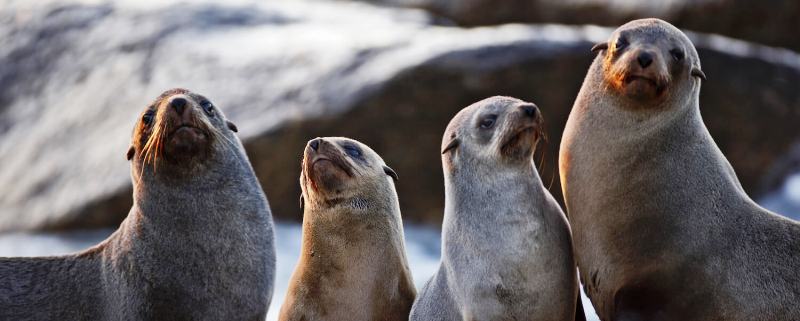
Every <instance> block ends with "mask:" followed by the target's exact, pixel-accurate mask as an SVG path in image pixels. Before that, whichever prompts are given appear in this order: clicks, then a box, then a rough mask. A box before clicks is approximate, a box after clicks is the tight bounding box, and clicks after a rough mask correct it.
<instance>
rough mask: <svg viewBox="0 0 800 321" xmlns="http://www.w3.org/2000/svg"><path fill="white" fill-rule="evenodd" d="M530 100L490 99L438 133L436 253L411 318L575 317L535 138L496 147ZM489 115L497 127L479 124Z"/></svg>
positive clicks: (567, 263)
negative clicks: (441, 203)
mask: <svg viewBox="0 0 800 321" xmlns="http://www.w3.org/2000/svg"><path fill="white" fill-rule="evenodd" d="M531 105H532V104H530V103H526V102H523V101H521V100H518V99H515V98H510V97H491V98H488V99H485V100H482V101H479V102H477V103H475V104H472V105H470V106H469V107H466V108H464V109H463V110H462V111H461V112H459V113H458V114H457V115H456V116H455V117H454V118H453V120H451V121H450V124H449V125H448V127H447V130H446V131H445V135H444V139H443V141H442V150H443V151H444V153H443V155H442V163H443V167H444V176H445V213H444V222H443V224H442V261H441V264H440V266H439V270H438V271H437V272H436V274H435V275H434V276H433V278H431V280H429V281H428V283H427V284H426V285H425V287H424V288H423V289H422V291H421V293H420V295H419V297H418V298H417V300H416V302H414V307H413V308H412V311H411V317H410V320H426V321H428V320H436V321H438V320H481V321H489V320H574V318H575V312H576V301H577V295H578V282H577V275H576V272H575V263H574V261H573V257H572V248H571V241H570V230H569V226H568V224H567V221H566V218H565V217H564V213H563V212H562V211H561V208H560V207H559V206H558V204H557V203H556V201H555V199H553V197H552V195H550V193H549V192H548V191H547V190H546V189H545V187H544V186H543V185H542V181H541V179H540V178H539V174H538V173H537V171H536V169H535V168H534V165H533V159H532V154H533V148H534V146H535V141H531V144H530V149H529V150H528V149H523V150H522V151H521V152H519V153H512V154H511V156H501V152H500V146H501V145H502V144H503V143H504V142H503V141H502V140H501V138H502V137H508V136H505V135H506V134H507V133H509V132H511V131H513V130H515V129H517V128H518V127H516V126H517V125H518V124H519V122H521V121H522V120H520V119H522V118H523V117H524V116H520V115H521V112H522V111H521V110H520V107H521V106H531ZM489 114H494V115H497V119H496V121H495V124H494V125H493V126H494V127H493V128H491V130H489V129H487V130H483V129H481V128H479V126H480V123H481V122H482V120H483V119H484V118H485V117H487V115H489ZM537 114H538V111H537ZM538 117H539V122H541V117H540V116H538ZM537 126H541V123H539V124H537ZM490 132H491V133H490ZM454 139H457V140H458V141H459V143H458V144H455V146H454V144H452V143H451V142H452V141H453V140H454ZM537 139H538V138H537Z"/></svg>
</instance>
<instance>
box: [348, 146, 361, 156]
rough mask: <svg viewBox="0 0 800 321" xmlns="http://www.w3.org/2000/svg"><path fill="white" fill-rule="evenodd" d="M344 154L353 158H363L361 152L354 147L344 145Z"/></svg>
mask: <svg viewBox="0 0 800 321" xmlns="http://www.w3.org/2000/svg"><path fill="white" fill-rule="evenodd" d="M344 152H345V153H347V155H350V156H351V157H361V150H360V149H358V147H356V146H353V145H344Z"/></svg>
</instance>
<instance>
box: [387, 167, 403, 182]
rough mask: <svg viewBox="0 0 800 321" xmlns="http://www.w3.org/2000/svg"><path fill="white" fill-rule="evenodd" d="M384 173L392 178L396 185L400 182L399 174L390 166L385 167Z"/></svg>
mask: <svg viewBox="0 0 800 321" xmlns="http://www.w3.org/2000/svg"><path fill="white" fill-rule="evenodd" d="M383 172H384V173H386V175H389V176H391V177H392V179H393V180H394V181H395V183H396V182H397V181H399V180H400V178H399V177H397V173H396V172H395V171H394V170H393V169H392V168H391V167H389V166H386V165H383Z"/></svg>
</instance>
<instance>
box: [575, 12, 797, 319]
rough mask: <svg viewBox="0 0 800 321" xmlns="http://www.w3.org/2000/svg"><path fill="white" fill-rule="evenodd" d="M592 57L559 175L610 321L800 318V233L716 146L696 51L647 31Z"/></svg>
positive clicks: (623, 35) (596, 296) (654, 25)
mask: <svg viewBox="0 0 800 321" xmlns="http://www.w3.org/2000/svg"><path fill="white" fill-rule="evenodd" d="M593 50H594V51H595V52H597V53H598V55H597V58H595V60H594V62H593V64H592V66H591V67H590V69H589V72H588V74H587V75H586V78H585V80H584V83H583V86H582V88H581V90H580V93H579V94H578V97H577V99H576V100H575V104H574V106H573V108H572V111H571V113H570V116H569V120H568V121H567V125H566V128H565V130H564V136H563V138H562V140H561V141H562V143H561V149H560V157H559V163H560V164H559V167H560V169H561V171H562V172H561V183H562V186H563V189H564V198H565V202H566V205H567V211H568V214H569V215H568V217H569V220H570V223H571V225H572V229H573V235H574V244H575V251H576V257H577V261H578V266H579V267H580V271H581V277H582V279H583V282H584V285H585V288H586V292H587V294H588V295H589V297H590V298H591V300H592V303H593V304H594V306H595V308H596V310H597V312H598V314H599V315H600V317H601V319H603V320H690V321H691V320H795V319H800V309H798V307H797V305H796V302H797V301H798V299H800V278H798V276H797V275H796V273H795V272H794V271H798V270H800V258H798V257H797V256H796V255H789V254H788V253H797V250H798V244H800V225H798V223H797V222H793V221H790V220H788V219H785V218H781V217H779V216H777V215H775V214H773V213H770V212H768V211H767V210H764V209H763V208H761V207H759V206H758V205H756V204H755V203H754V202H753V201H752V200H751V199H750V198H749V197H748V196H747V195H746V194H745V192H744V190H743V189H742V187H741V185H740V184H739V181H738V179H737V178H736V175H735V173H734V172H733V169H732V168H731V166H730V164H729V163H728V161H727V160H726V159H725V157H724V156H723V155H722V153H721V152H720V150H719V148H718V147H717V146H716V144H715V143H714V141H713V139H712V138H711V136H710V135H709V133H708V130H707V129H706V127H705V125H704V124H703V121H702V118H701V117H700V110H699V102H698V97H699V92H700V84H701V81H703V80H705V79H706V76H705V74H704V73H703V71H702V69H701V67H700V60H699V58H698V55H697V51H696V49H695V48H694V45H692V43H691V41H690V40H689V39H688V38H687V37H686V35H685V34H684V33H683V32H681V31H680V30H678V29H677V28H675V27H674V26H672V25H670V24H669V23H667V22H664V21H662V20H658V19H642V20H635V21H632V22H629V23H627V24H625V25H623V26H621V27H619V28H618V29H617V30H616V31H614V33H613V34H612V35H611V37H610V38H609V40H608V41H607V42H604V43H601V44H598V45H596V46H595V47H594V48H593ZM788 271H792V272H788Z"/></svg>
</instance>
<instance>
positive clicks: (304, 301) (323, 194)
mask: <svg viewBox="0 0 800 321" xmlns="http://www.w3.org/2000/svg"><path fill="white" fill-rule="evenodd" d="M397 178H398V177H397V174H396V173H395V172H394V170H392V169H391V168H389V167H388V166H386V165H385V163H384V161H383V159H381V157H380V156H378V154H377V153H375V152H374V151H373V150H372V149H370V148H369V147H367V146H366V145H364V144H362V143H360V142H358V141H355V140H352V139H348V138H342V137H325V138H315V139H313V140H311V141H309V142H308V144H307V145H306V148H305V151H304V155H303V163H302V171H301V174H300V186H301V187H302V191H303V193H302V195H301V206H303V207H304V212H303V243H302V247H301V254H300V260H299V261H298V263H297V267H296V268H295V270H294V273H292V278H291V280H290V282H289V289H288V291H287V294H286V300H285V301H284V303H283V306H282V307H281V312H280V317H279V319H280V320H282V321H293V320H298V321H299V320H306V321H311V320H387V321H391V320H398V321H399V320H408V312H409V310H410V309H411V304H412V303H413V301H414V296H415V295H416V289H415V288H414V283H413V281H412V279H411V273H410V271H409V269H408V262H407V259H406V253H405V245H404V242H405V241H404V239H403V225H402V222H401V217H400V206H399V204H398V200H397V192H396V191H395V187H394V182H393V181H396V180H397Z"/></svg>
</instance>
